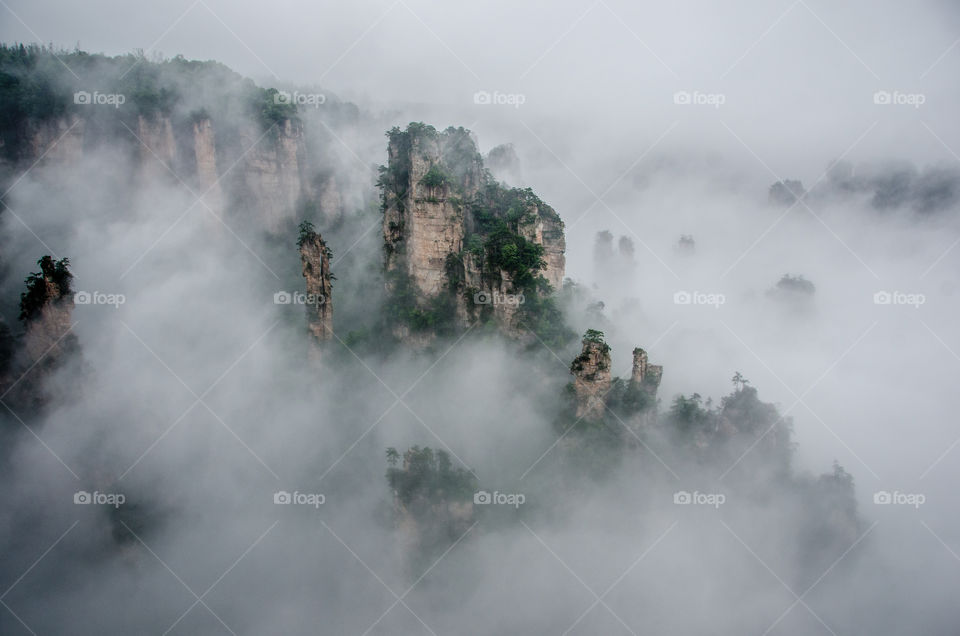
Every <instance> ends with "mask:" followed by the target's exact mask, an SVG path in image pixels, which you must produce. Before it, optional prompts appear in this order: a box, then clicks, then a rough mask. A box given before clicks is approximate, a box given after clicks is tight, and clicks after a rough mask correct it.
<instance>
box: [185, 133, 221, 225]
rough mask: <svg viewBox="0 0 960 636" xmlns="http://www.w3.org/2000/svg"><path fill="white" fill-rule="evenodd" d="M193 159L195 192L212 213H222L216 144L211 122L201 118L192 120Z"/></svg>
mask: <svg viewBox="0 0 960 636" xmlns="http://www.w3.org/2000/svg"><path fill="white" fill-rule="evenodd" d="M193 159H194V162H195V163H194V165H195V175H196V182H197V187H198V190H197V194H198V195H200V196H202V197H203V201H204V203H206V204H207V206H208V207H209V208H210V210H211V211H213V213H214V214H217V215H218V216H219V215H223V212H224V208H223V189H222V188H221V186H220V173H219V171H218V170H217V145H216V140H215V137H214V131H213V124H212V123H211V122H210V120H209V119H207V118H203V119H199V120H197V121H194V122H193Z"/></svg>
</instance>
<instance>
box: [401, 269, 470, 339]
mask: <svg viewBox="0 0 960 636" xmlns="http://www.w3.org/2000/svg"><path fill="white" fill-rule="evenodd" d="M387 280H388V283H389V286H390V288H391V293H390V294H389V295H388V297H387V300H386V303H385V304H384V312H383V318H384V320H385V321H386V324H387V328H388V330H389V327H390V326H392V325H396V324H401V325H406V326H407V327H408V328H409V329H410V330H411V331H414V332H419V333H423V332H433V333H436V334H438V335H450V334H452V333H453V330H454V322H455V320H454V319H455V315H456V299H455V297H453V296H452V295H450V294H439V295H438V296H435V297H433V298H431V299H429V300H428V301H427V303H426V304H421V303H420V302H419V300H420V294H419V292H418V291H417V289H416V287H415V286H414V284H413V281H412V280H411V279H410V276H409V275H407V274H406V273H403V272H399V271H391V272H387Z"/></svg>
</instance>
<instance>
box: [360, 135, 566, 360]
mask: <svg viewBox="0 0 960 636" xmlns="http://www.w3.org/2000/svg"><path fill="white" fill-rule="evenodd" d="M387 137H388V139H389V140H390V161H389V162H388V165H386V166H380V168H379V179H378V182H377V183H378V186H379V187H380V189H381V204H382V209H383V210H384V211H386V210H388V209H391V210H394V211H395V212H393V213H392V214H395V216H396V217H397V218H390V220H389V222H388V237H387V240H386V242H385V243H384V251H385V253H386V256H387V258H388V259H391V258H394V257H396V256H397V255H402V254H403V252H404V244H403V239H404V230H405V226H406V224H405V221H404V216H405V214H406V212H407V210H406V205H407V204H406V203H405V199H407V197H408V189H409V188H410V171H411V168H412V157H413V156H414V155H415V154H416V153H417V152H418V148H420V147H421V144H424V143H425V142H429V143H436V144H439V146H440V147H439V151H440V159H441V160H440V161H438V162H434V163H432V165H431V166H430V168H429V169H428V170H427V172H426V174H424V176H423V177H422V178H421V179H420V180H419V184H420V185H423V186H426V187H429V188H438V187H444V188H447V189H448V190H449V192H450V193H451V195H452V196H450V197H449V198H448V199H447V202H448V203H450V204H451V205H452V206H453V208H454V211H455V212H456V215H454V216H453V217H452V218H451V223H459V222H461V220H460V217H459V214H461V213H462V214H463V222H464V229H465V235H464V237H463V247H462V250H461V251H460V252H459V253H455V254H450V255H448V256H447V259H446V263H445V270H446V275H447V276H446V278H447V285H446V289H445V290H444V292H442V293H441V294H440V298H434V299H429V300H427V301H425V300H424V299H423V298H422V297H420V296H419V295H418V294H416V293H414V288H413V285H412V282H411V281H410V280H409V278H408V277H407V276H405V275H402V274H399V273H397V272H388V274H387V286H388V288H389V289H390V290H391V293H390V296H391V297H390V298H389V299H388V302H387V305H386V307H387V312H386V314H387V315H386V319H387V320H396V321H399V322H401V323H402V324H405V325H407V326H409V327H410V328H411V329H413V330H414V331H433V332H436V333H444V334H452V333H454V332H455V331H456V324H457V321H456V306H457V303H458V302H463V301H459V300H458V299H465V304H466V307H467V310H468V311H469V312H470V313H471V314H472V315H473V317H474V318H475V319H479V320H480V322H481V324H485V323H486V322H489V321H492V320H493V319H494V318H493V316H494V312H493V308H492V307H491V306H489V305H480V306H478V305H476V304H475V303H474V294H475V293H477V292H479V291H481V289H486V290H489V289H500V290H503V288H504V281H505V280H509V288H508V289H506V290H504V291H505V292H506V293H509V294H513V295H520V294H522V295H523V302H522V304H519V303H518V304H519V306H518V309H517V312H516V320H517V321H518V324H519V325H521V326H523V327H524V328H526V329H529V330H531V331H533V333H535V334H536V335H537V337H538V338H539V339H540V340H541V341H542V342H544V343H545V344H547V346H550V347H562V346H564V345H565V344H567V343H569V342H570V340H572V339H573V337H574V335H575V334H574V333H573V332H571V331H570V329H569V328H568V327H567V326H566V324H565V323H564V320H563V315H562V313H561V312H560V310H559V309H558V307H557V305H556V303H555V301H554V300H553V298H552V297H551V296H552V293H553V289H552V288H551V286H550V284H549V282H548V281H547V280H546V278H544V276H543V275H542V271H543V269H544V268H545V267H546V261H545V259H544V247H543V245H540V244H538V243H536V242H534V241H533V240H531V239H530V238H528V237H529V236H532V234H533V224H535V223H536V222H537V220H538V216H539V217H541V218H544V219H550V220H552V221H554V222H555V223H556V224H558V226H559V227H561V228H562V222H561V221H560V218H559V216H558V215H557V214H556V212H555V211H554V210H553V209H552V208H551V207H550V206H548V205H546V204H545V203H544V202H543V201H541V200H540V198H539V197H537V196H536V194H534V193H533V191H532V190H530V189H529V188H525V189H520V188H506V187H503V186H501V185H499V184H497V183H496V182H495V181H493V179H492V178H491V177H490V175H489V173H487V172H486V171H484V170H483V162H482V158H481V157H480V155H479V153H477V151H476V146H475V145H474V142H473V140H472V139H471V137H470V132H469V131H467V130H466V129H464V128H448V129H447V130H445V131H444V132H443V134H440V133H438V132H437V130H436V129H435V128H433V127H432V126H428V125H426V124H423V123H417V122H414V123H411V124H409V125H408V126H407V128H406V130H401V129H400V128H398V127H394V128H392V129H391V130H389V131H388V132H387ZM423 147H426V146H423ZM478 179H479V182H477V180H478ZM467 192H469V193H471V196H467V194H466V193H467ZM425 200H427V201H431V202H435V203H438V202H439V200H438V199H437V198H436V197H435V196H433V195H430V196H428V197H426V199H425ZM551 231H553V232H556V230H555V229H552V228H548V229H547V230H546V231H545V233H546V234H547V236H550V234H549V232H551ZM561 231H562V230H561ZM468 273H469V274H471V276H473V275H475V274H476V273H479V276H480V281H481V282H482V284H479V283H478V282H477V281H476V280H475V278H474V279H473V282H472V283H471V284H470V285H468V284H467V279H468Z"/></svg>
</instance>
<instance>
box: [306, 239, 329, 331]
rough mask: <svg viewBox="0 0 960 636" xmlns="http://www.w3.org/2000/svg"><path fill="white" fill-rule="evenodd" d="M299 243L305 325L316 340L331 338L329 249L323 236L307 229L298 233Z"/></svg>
mask: <svg viewBox="0 0 960 636" xmlns="http://www.w3.org/2000/svg"><path fill="white" fill-rule="evenodd" d="M299 243H300V262H301V264H302V266H303V277H304V278H305V279H306V280H307V296H306V305H307V312H308V316H309V318H308V328H309V329H310V333H311V334H312V335H313V337H314V338H315V339H316V340H317V342H323V341H326V340H329V339H330V338H332V337H333V298H332V290H333V286H332V280H333V275H332V274H331V272H330V250H329V249H328V248H327V245H326V243H324V242H323V238H322V237H321V236H320V235H319V234H318V233H316V232H314V231H312V230H310V229H308V230H306V231H303V232H301V235H300V241H299Z"/></svg>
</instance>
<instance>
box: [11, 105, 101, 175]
mask: <svg viewBox="0 0 960 636" xmlns="http://www.w3.org/2000/svg"><path fill="white" fill-rule="evenodd" d="M28 127H29V130H28V132H27V139H28V142H27V148H26V151H25V152H26V157H24V159H25V160H26V161H28V162H30V163H29V164H28V165H30V164H32V163H34V162H37V161H40V160H41V158H42V159H43V160H44V161H50V162H64V163H72V162H76V161H79V160H80V159H81V158H82V157H83V143H84V134H85V132H86V128H87V122H86V120H85V119H83V118H81V117H77V116H76V115H66V116H63V117H56V118H53V119H47V120H43V121H31V122H30V123H29V125H28Z"/></svg>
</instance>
